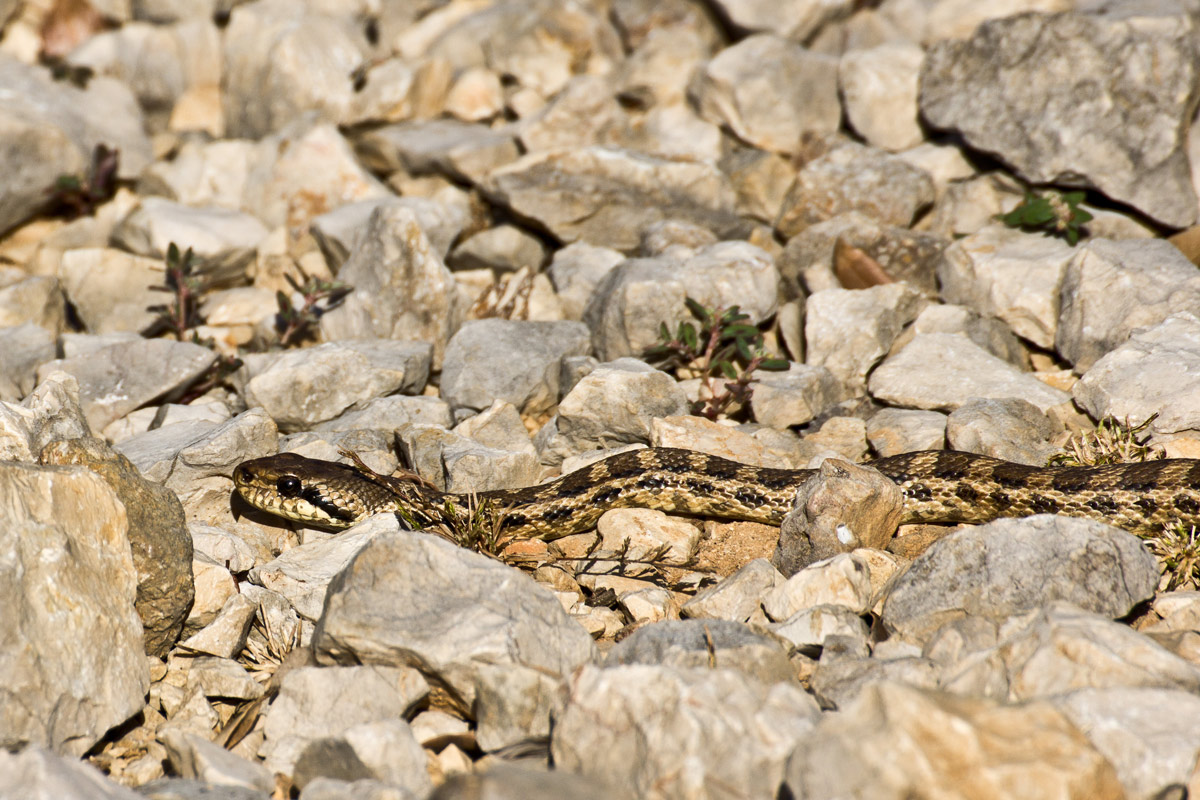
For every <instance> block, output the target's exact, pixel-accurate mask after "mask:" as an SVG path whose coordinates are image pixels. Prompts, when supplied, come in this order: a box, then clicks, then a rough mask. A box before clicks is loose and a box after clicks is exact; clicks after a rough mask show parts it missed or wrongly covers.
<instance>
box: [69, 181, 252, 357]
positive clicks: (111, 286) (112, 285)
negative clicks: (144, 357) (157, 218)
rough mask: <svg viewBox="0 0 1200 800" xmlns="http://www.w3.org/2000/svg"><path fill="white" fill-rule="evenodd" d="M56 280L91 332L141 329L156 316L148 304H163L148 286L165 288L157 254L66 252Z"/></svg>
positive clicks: (106, 250)
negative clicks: (153, 256) (142, 255)
mask: <svg viewBox="0 0 1200 800" xmlns="http://www.w3.org/2000/svg"><path fill="white" fill-rule="evenodd" d="M148 199H149V198H148ZM260 227H261V226H260ZM264 233H265V231H264ZM58 277H59V280H60V281H62V286H63V291H64V292H66V295H67V297H68V298H69V299H70V301H71V306H72V307H73V308H74V309H75V313H76V314H77V315H78V316H79V319H80V320H81V321H82V322H83V324H84V325H85V326H86V328H87V330H88V331H90V332H91V333H109V332H112V331H140V330H142V329H144V328H146V327H148V326H149V325H150V324H151V323H152V322H154V321H155V319H156V318H157V316H158V315H157V313H155V312H153V311H150V306H154V305H161V304H162V302H163V297H164V295H163V294H162V292H155V291H152V290H151V288H150V287H152V286H160V287H161V286H163V285H164V281H165V272H164V269H163V262H162V257H161V255H160V256H159V257H158V258H141V257H139V256H135V255H130V254H129V253H125V252H122V251H120V250H114V249H110V248H102V247H88V248H80V249H78V250H68V251H67V252H65V253H63V255H62V261H60V262H59V267H58Z"/></svg>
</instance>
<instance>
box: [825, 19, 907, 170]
mask: <svg viewBox="0 0 1200 800" xmlns="http://www.w3.org/2000/svg"><path fill="white" fill-rule="evenodd" d="M924 62H925V51H924V50H922V49H921V48H920V47H918V46H917V45H915V44H912V43H910V42H889V43H887V44H883V45H880V46H878V47H873V48H870V49H869V50H850V51H848V52H846V53H843V54H842V59H841V62H840V64H839V65H838V87H839V88H840V90H841V94H842V98H843V100H844V102H845V104H846V116H847V118H849V120H850V124H851V125H852V126H853V127H854V130H856V131H858V132H859V134H860V135H862V137H863V138H864V139H866V140H867V142H868V143H870V144H873V145H875V146H876V147H881V148H883V149H884V150H891V151H892V152H896V151H899V150H907V149H908V148H910V147H915V146H916V145H919V144H920V143H921V142H922V140H923V139H924V138H925V135H924V131H922V130H921V125H920V123H919V122H918V119H917V118H918V116H919V113H918V111H917V85H918V82H919V79H920V77H921V65H922V64H923V63H924Z"/></svg>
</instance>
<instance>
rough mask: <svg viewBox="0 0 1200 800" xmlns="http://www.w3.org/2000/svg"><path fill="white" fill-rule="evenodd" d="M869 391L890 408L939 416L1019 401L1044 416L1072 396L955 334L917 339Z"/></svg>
mask: <svg viewBox="0 0 1200 800" xmlns="http://www.w3.org/2000/svg"><path fill="white" fill-rule="evenodd" d="M867 386H868V388H869V389H870V392H871V394H872V395H873V396H874V397H876V398H878V399H880V400H884V401H886V402H888V403H892V404H894V405H898V406H902V407H906V408H922V409H927V410H928V409H934V410H939V411H946V410H949V411H952V410H954V409H956V408H958V407H959V406H961V405H962V404H963V403H964V402H966V401H967V400H968V399H969V398H971V397H985V398H1004V397H1018V398H1021V399H1023V400H1027V401H1029V402H1030V403H1032V404H1033V405H1035V406H1037V407H1038V409H1039V410H1041V411H1046V410H1048V409H1050V408H1053V407H1054V406H1057V405H1061V404H1062V403H1065V402H1067V400H1068V397H1069V396H1068V395H1067V393H1066V392H1063V391H1060V390H1058V389H1055V388H1053V387H1051V386H1048V385H1047V384H1045V383H1042V382H1041V381H1040V380H1038V379H1037V378H1035V377H1034V376H1033V375H1031V374H1030V373H1028V372H1021V371H1020V370H1018V369H1017V368H1016V367H1014V366H1013V365H1012V364H1010V363H1008V362H1007V361H1003V360H1001V359H999V358H997V357H996V356H994V355H992V354H991V353H989V352H987V351H985V350H984V349H983V348H981V347H979V346H978V345H976V344H975V343H974V342H972V341H971V340H970V339H968V338H966V337H965V336H956V335H954V334H952V333H922V334H919V335H917V336H915V337H913V339H912V341H910V342H909V343H908V344H907V345H906V346H905V347H904V349H902V350H901V351H900V352H899V353H895V354H893V355H891V356H889V357H888V358H887V359H886V360H885V361H884V362H883V363H882V364H880V365H879V366H878V367H877V368H876V369H875V371H874V372H873V373H872V374H871V377H870V379H869V380H868V382H867Z"/></svg>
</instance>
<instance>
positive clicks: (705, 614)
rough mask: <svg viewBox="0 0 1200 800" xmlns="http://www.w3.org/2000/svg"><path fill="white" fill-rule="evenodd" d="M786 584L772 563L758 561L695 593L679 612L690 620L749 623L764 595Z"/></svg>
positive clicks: (758, 559) (763, 560)
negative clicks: (720, 620)
mask: <svg viewBox="0 0 1200 800" xmlns="http://www.w3.org/2000/svg"><path fill="white" fill-rule="evenodd" d="M783 581H784V576H783V575H782V574H781V573H780V572H779V570H777V569H775V567H773V566H771V562H769V561H767V560H766V559H765V558H756V559H754V560H753V561H750V562H748V563H747V564H746V565H745V566H743V567H742V568H741V569H739V570H738V571H737V572H735V573H733V574H732V575H730V576H729V577H728V578H724V579H723V580H720V581H718V582H717V583H715V584H714V585H712V586H709V587H708V588H706V589H701V590H700V591H699V592H696V594H695V595H694V596H693V597H692V599H690V600H688V601H687V602H686V603H684V604H683V608H682V609H680V612H681V613H682V614H683V615H684V616H685V617H689V618H691V619H726V620H732V621H734V622H746V621H747V620H748V619H750V617H752V616H754V614H755V612H756V611H758V609H759V606H760V605H761V604H762V598H763V596H764V595H765V594H766V593H767V592H769V591H771V590H772V589H774V588H776V587H778V586H779V585H780V584H782V583H783Z"/></svg>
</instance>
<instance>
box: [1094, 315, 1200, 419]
mask: <svg viewBox="0 0 1200 800" xmlns="http://www.w3.org/2000/svg"><path fill="white" fill-rule="evenodd" d="M1198 392H1200V319H1197V317H1196V316H1195V315H1194V314H1192V313H1190V312H1186V311H1185V312H1181V313H1179V314H1173V315H1171V316H1170V317H1167V318H1166V319H1165V320H1163V321H1162V322H1160V323H1158V324H1157V325H1154V326H1153V327H1149V328H1145V329H1143V330H1141V331H1139V332H1137V333H1135V334H1134V335H1133V336H1132V337H1131V338H1130V339H1129V341H1127V342H1125V343H1124V344H1123V345H1121V346H1120V347H1118V348H1116V349H1115V350H1113V351H1112V352H1110V353H1109V354H1108V355H1106V356H1104V357H1103V358H1101V359H1100V360H1099V361H1097V362H1096V363H1095V364H1094V365H1093V366H1092V368H1091V369H1089V370H1088V371H1087V372H1085V373H1084V375H1083V377H1082V378H1081V379H1080V380H1079V382H1078V383H1076V384H1075V386H1074V387H1073V389H1072V394H1073V395H1074V396H1075V399H1076V401H1077V402H1078V403H1079V404H1080V405H1081V406H1082V407H1083V408H1084V409H1085V410H1086V411H1087V412H1088V413H1089V414H1091V415H1092V416H1093V417H1095V418H1096V419H1100V418H1102V417H1113V418H1115V419H1128V420H1130V421H1133V422H1141V421H1143V420H1148V419H1150V417H1151V416H1152V415H1155V414H1157V415H1158V416H1156V417H1154V420H1153V421H1152V422H1151V423H1150V430H1151V431H1153V432H1154V433H1156V434H1160V435H1163V436H1165V437H1166V438H1170V435H1171V434H1177V433H1186V432H1189V431H1197V430H1200V394H1198Z"/></svg>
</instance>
